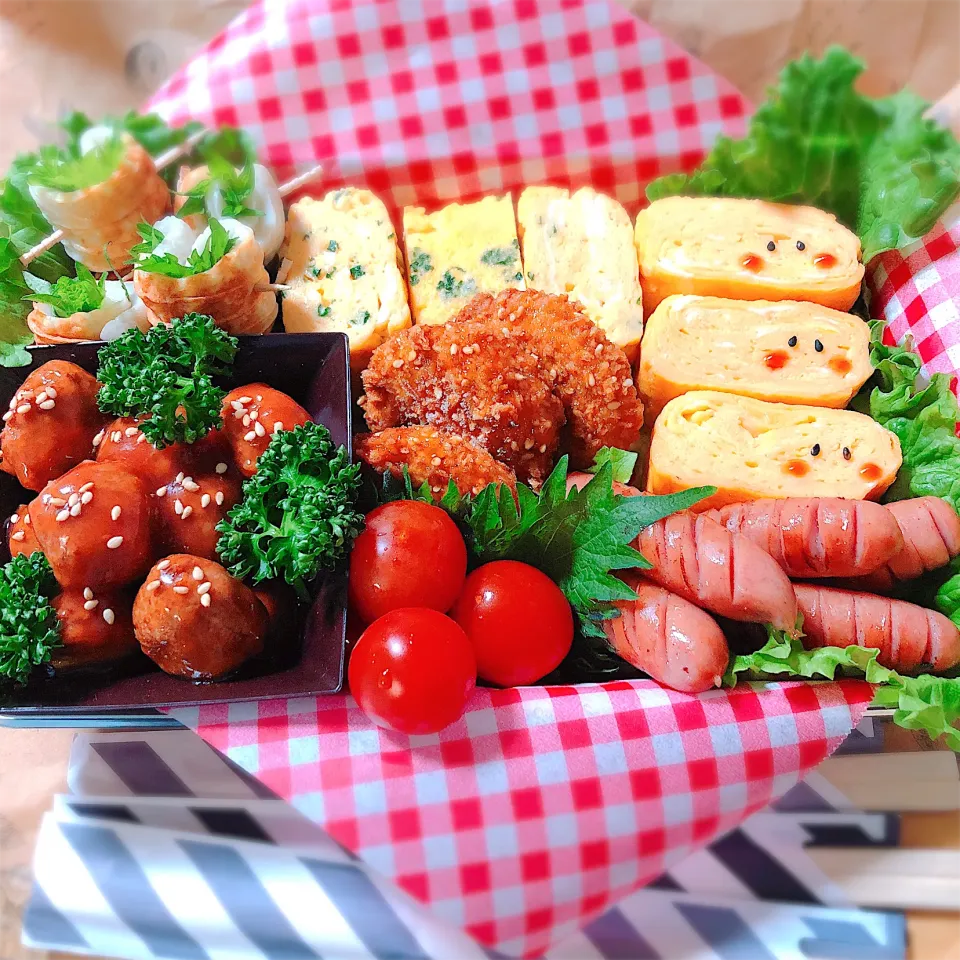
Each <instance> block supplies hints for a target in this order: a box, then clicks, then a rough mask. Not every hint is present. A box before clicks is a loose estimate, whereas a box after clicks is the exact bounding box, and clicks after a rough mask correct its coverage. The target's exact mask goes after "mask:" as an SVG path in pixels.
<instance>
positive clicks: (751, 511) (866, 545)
mask: <svg viewBox="0 0 960 960" xmlns="http://www.w3.org/2000/svg"><path fill="white" fill-rule="evenodd" d="M706 515H707V516H709V517H712V518H713V519H714V520H716V521H718V522H719V523H721V524H722V525H723V526H724V527H726V528H727V530H729V531H730V532H731V533H739V534H741V535H742V536H744V537H746V538H747V539H748V540H750V541H751V542H752V543H755V544H756V545H757V546H758V547H761V548H762V549H764V550H765V551H766V552H767V553H769V554H770V556H771V557H773V558H774V560H776V561H777V563H779V564H780V566H781V567H783V569H784V571H785V572H786V573H787V575H788V576H791V577H854V576H859V575H861V574H865V573H871V572H872V571H874V570H876V569H877V568H878V567H881V566H882V565H883V564H884V563H886V562H887V561H888V560H889V559H890V558H891V557H893V556H894V555H895V554H896V553H897V552H898V551H899V550H900V549H901V547H902V546H903V536H902V535H901V533H900V527H899V526H898V525H897V522H896V520H895V519H894V518H893V516H892V515H891V513H889V512H888V511H887V510H886V508H884V507H883V506H881V505H880V504H879V503H872V502H870V501H866V500H841V499H840V498H838V497H788V498H787V499H785V500H754V501H752V502H748V503H733V504H730V505H729V506H726V507H722V508H721V509H719V510H711V511H708V512H707V514H706Z"/></svg>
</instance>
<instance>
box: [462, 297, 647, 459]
mask: <svg viewBox="0 0 960 960" xmlns="http://www.w3.org/2000/svg"><path fill="white" fill-rule="evenodd" d="M464 323H467V324H471V325H473V324H476V323H487V324H489V325H492V326H493V327H494V328H495V329H496V330H497V331H502V330H509V331H510V332H515V331H517V330H522V331H523V332H524V333H526V335H527V336H528V337H529V339H530V342H531V345H532V347H533V349H534V353H535V354H536V355H537V356H538V357H539V368H540V373H541V376H543V377H544V378H545V379H546V380H547V382H548V383H550V384H551V386H552V388H553V391H554V393H556V395H557V396H558V397H559V398H560V400H561V401H562V403H563V408H564V411H565V412H566V416H567V431H566V432H565V440H566V445H567V446H568V447H569V453H570V461H571V466H572V467H574V468H575V469H576V468H584V467H587V466H589V465H590V464H591V463H592V462H593V458H594V455H595V454H596V452H597V451H598V450H599V449H600V448H601V447H620V448H622V449H629V448H630V447H631V446H633V444H634V443H635V442H636V440H637V436H638V434H639V432H640V428H641V427H642V426H643V404H642V403H641V401H640V396H639V394H638V392H637V388H636V386H635V384H634V382H633V374H632V372H631V370H630V363H629V361H628V360H627V357H626V354H625V353H624V352H623V350H622V349H621V348H620V347H618V346H616V345H615V344H613V343H611V342H610V341H609V340H608V339H607V337H606V335H605V334H604V333H603V331H602V330H601V329H600V328H599V327H598V326H596V325H595V324H594V323H593V322H592V321H591V320H590V319H589V318H588V317H587V315H586V314H585V313H584V312H583V309H582V308H581V306H580V304H579V303H576V302H572V301H570V300H568V299H567V298H566V297H565V296H558V295H554V294H548V293H542V292H540V291H539V290H504V291H503V293H500V294H498V295H497V296H496V297H492V296H490V294H481V295H479V296H477V297H474V299H473V300H471V301H470V303H468V304H467V305H466V306H465V307H464V308H463V310H461V311H460V313H459V314H458V315H457V317H456V318H455V319H454V321H453V322H452V324H448V327H449V326H453V328H454V329H455V328H456V327H457V326H459V325H460V324H464Z"/></svg>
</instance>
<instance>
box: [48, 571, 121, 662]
mask: <svg viewBox="0 0 960 960" xmlns="http://www.w3.org/2000/svg"><path fill="white" fill-rule="evenodd" d="M53 609H54V611H55V612H56V614H57V619H58V620H59V621H60V639H61V640H62V641H63V646H62V647H57V648H56V649H55V650H54V651H53V654H52V657H51V660H50V662H51V664H52V665H53V667H54V668H55V669H57V670H72V669H75V668H77V667H88V666H94V665H97V664H107V663H112V662H113V661H116V660H120V659H122V658H123V657H126V656H129V655H130V654H131V653H136V652H138V651H139V649H140V648H139V646H138V644H137V639H136V637H135V636H134V635H133V597H132V595H131V594H130V593H129V592H126V591H123V592H121V591H118V590H104V591H96V592H95V591H94V590H92V589H90V588H89V587H86V588H84V589H82V590H64V591H63V593H61V594H59V595H58V596H56V597H54V598H53Z"/></svg>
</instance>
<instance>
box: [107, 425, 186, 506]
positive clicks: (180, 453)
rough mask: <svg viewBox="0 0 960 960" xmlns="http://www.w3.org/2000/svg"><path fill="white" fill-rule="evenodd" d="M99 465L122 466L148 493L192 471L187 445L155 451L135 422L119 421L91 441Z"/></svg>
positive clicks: (180, 444) (181, 444) (179, 444)
mask: <svg viewBox="0 0 960 960" xmlns="http://www.w3.org/2000/svg"><path fill="white" fill-rule="evenodd" d="M94 442H95V444H96V447H97V462H98V463H122V464H123V465H124V466H125V467H126V468H127V469H128V470H129V471H130V472H131V473H135V474H136V475H137V476H138V477H140V478H141V479H142V480H143V482H144V485H145V486H146V488H147V490H148V491H150V492H151V493H152V492H153V491H154V490H155V489H156V488H157V487H158V486H160V484H162V483H165V482H166V481H167V479H169V478H170V477H174V476H176V475H177V473H178V472H179V471H180V470H185V471H187V472H188V473H189V472H190V471H191V470H192V469H193V464H194V460H193V451H192V449H191V446H190V444H187V443H171V444H170V445H169V446H167V447H164V448H163V449H162V450H158V449H157V448H156V447H155V446H154V445H153V444H152V443H151V442H150V441H149V440H148V439H147V438H146V437H145V436H144V435H143V434H142V433H141V432H140V429H139V427H138V421H137V420H134V419H131V418H130V417H121V418H120V419H119V420H114V421H113V423H111V424H109V425H108V426H107V427H105V428H104V430H103V432H102V434H97V436H96V437H94Z"/></svg>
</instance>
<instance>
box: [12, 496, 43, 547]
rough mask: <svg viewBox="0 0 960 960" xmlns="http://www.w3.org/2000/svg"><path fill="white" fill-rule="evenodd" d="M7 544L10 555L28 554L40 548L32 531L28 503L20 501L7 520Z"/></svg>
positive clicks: (31, 519) (31, 518)
mask: <svg viewBox="0 0 960 960" xmlns="http://www.w3.org/2000/svg"><path fill="white" fill-rule="evenodd" d="M7 546H8V548H9V550H10V556H11V557H15V556H17V554H20V553H25V554H27V556H29V555H30V554H31V553H36V552H37V551H38V550H40V541H39V540H37V535H36V533H34V531H33V517H31V516H30V504H29V503H21V504H20V506H19V507H17V509H16V512H15V513H14V514H13V515H12V516H11V517H10V519H9V520H8V521H7Z"/></svg>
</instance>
